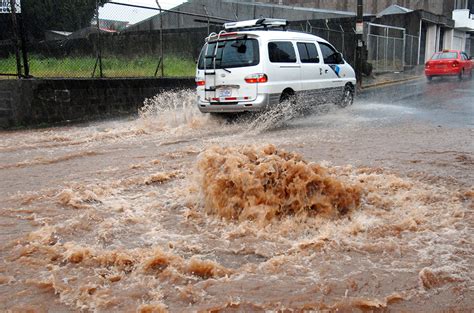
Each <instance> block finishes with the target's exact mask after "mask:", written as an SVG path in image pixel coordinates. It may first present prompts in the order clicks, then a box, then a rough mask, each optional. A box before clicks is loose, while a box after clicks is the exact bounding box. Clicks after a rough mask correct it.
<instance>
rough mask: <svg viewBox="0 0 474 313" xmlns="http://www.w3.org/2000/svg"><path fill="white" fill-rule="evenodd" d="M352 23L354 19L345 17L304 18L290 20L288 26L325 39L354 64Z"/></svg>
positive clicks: (354, 34) (354, 48) (354, 36)
mask: <svg viewBox="0 0 474 313" xmlns="http://www.w3.org/2000/svg"><path fill="white" fill-rule="evenodd" d="M354 25H355V20H354V21H352V20H347V19H345V20H342V19H333V20H329V21H328V20H306V21H304V22H292V23H290V28H291V29H294V30H298V31H303V32H306V33H311V34H314V35H316V36H318V37H321V38H323V39H326V40H327V41H328V42H330V43H331V44H332V45H333V46H334V47H335V48H336V49H337V50H338V51H339V52H341V53H342V54H343V55H344V58H345V60H346V61H347V62H348V63H350V64H351V65H352V66H354V65H355V55H356V47H355V44H354V43H355V41H356V33H355V29H354Z"/></svg>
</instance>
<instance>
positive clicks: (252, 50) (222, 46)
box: [198, 38, 260, 70]
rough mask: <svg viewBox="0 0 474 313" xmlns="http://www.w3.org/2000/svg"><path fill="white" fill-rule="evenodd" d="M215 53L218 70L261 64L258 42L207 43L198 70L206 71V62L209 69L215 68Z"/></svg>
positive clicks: (254, 40)
mask: <svg viewBox="0 0 474 313" xmlns="http://www.w3.org/2000/svg"><path fill="white" fill-rule="evenodd" d="M208 45H209V48H208ZM216 45H217V50H216ZM214 52H216V55H215V61H216V69H221V68H233V67H245V66H254V65H257V64H258V63H260V55H259V48H258V41H257V40H256V39H247V38H242V39H234V40H226V41H219V42H211V43H209V44H207V43H206V44H205V45H204V47H203V48H202V51H201V55H200V57H199V62H198V69H200V70H202V69H204V62H206V68H207V69H212V68H214V59H213V55H214ZM206 56H207V57H206Z"/></svg>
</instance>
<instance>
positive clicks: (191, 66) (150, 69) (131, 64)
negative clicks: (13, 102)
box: [0, 55, 196, 77]
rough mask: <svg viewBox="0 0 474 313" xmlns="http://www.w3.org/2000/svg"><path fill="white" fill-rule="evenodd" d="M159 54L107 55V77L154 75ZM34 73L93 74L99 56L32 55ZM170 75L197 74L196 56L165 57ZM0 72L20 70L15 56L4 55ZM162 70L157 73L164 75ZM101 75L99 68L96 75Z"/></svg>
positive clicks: (54, 74) (38, 74)
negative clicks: (132, 56)
mask: <svg viewBox="0 0 474 313" xmlns="http://www.w3.org/2000/svg"><path fill="white" fill-rule="evenodd" d="M158 60H159V57H158V56H156V57H151V56H145V57H137V58H125V57H103V58H102V68H103V74H104V77H153V76H154V75H155V71H156V67H157V65H158ZM28 63H29V65H30V74H31V75H32V76H34V77H92V72H93V70H94V65H95V63H96V59H95V58H93V57H66V58H45V57H42V56H39V55H29V62H28ZM164 68H165V76H166V77H183V76H194V73H195V68H196V65H195V63H194V61H193V60H190V59H183V58H179V57H174V56H170V57H165V62H164ZM0 73H16V61H15V57H14V56H10V57H9V58H6V59H0ZM160 73H161V72H160V71H158V73H157V76H160ZM94 77H99V68H98V67H97V69H96V71H95V76H94Z"/></svg>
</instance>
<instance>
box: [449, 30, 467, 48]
mask: <svg viewBox="0 0 474 313" xmlns="http://www.w3.org/2000/svg"><path fill="white" fill-rule="evenodd" d="M452 49H454V50H463V51H464V50H466V33H465V32H460V31H457V30H455V31H454V34H453V45H452Z"/></svg>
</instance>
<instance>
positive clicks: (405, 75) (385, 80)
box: [362, 66, 424, 89]
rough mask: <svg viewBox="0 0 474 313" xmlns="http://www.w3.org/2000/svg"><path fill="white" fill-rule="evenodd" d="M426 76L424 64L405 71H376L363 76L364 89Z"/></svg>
mask: <svg viewBox="0 0 474 313" xmlns="http://www.w3.org/2000/svg"><path fill="white" fill-rule="evenodd" d="M422 77H424V66H417V67H414V68H412V69H409V70H405V71H403V72H386V73H376V74H372V76H370V77H369V76H363V77H362V89H367V88H374V87H378V86H384V85H390V84H395V83H398V82H404V81H408V80H414V79H420V78H422Z"/></svg>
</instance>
